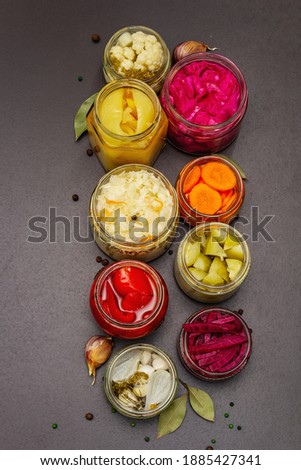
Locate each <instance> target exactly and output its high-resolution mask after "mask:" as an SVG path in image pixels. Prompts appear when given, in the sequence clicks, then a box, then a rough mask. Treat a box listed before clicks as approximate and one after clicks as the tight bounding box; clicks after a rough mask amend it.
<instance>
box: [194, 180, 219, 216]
mask: <svg viewBox="0 0 301 470" xmlns="http://www.w3.org/2000/svg"><path fill="white" fill-rule="evenodd" d="M189 202H190V205H191V207H193V209H195V210H196V211H198V212H202V213H203V214H208V215H211V214H215V213H216V212H217V211H218V210H219V209H220V207H221V205H222V198H221V195H220V193H219V192H218V191H215V189H212V188H210V187H209V186H207V184H204V183H200V184H197V185H195V186H194V188H192V190H191V192H190V194H189Z"/></svg>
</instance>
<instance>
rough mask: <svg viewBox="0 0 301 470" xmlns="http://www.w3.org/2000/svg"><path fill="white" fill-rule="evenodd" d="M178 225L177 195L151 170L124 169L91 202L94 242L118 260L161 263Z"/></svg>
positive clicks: (103, 183)
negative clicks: (132, 259) (159, 261)
mask: <svg viewBox="0 0 301 470" xmlns="http://www.w3.org/2000/svg"><path fill="white" fill-rule="evenodd" d="M178 219H179V205H178V198H177V194H176V191H175V189H174V188H173V186H172V185H171V183H170V182H169V181H168V179H167V178H166V177H165V176H164V175H163V174H162V173H161V172H159V171H158V170H155V169H154V168H151V167H148V166H146V165H123V166H120V167H118V168H116V169H115V170H112V171H111V172H110V173H107V174H106V175H105V176H103V177H102V178H101V180H100V181H99V183H98V185H97V186H96V188H95V190H94V191H93V193H92V196H91V199H90V224H91V227H92V232H93V235H94V239H95V241H96V243H97V244H98V246H99V247H100V248H101V250H102V251H103V252H104V253H106V254H107V255H108V256H110V257H111V258H113V259H115V260H121V259H129V258H134V259H137V260H140V261H151V260H153V259H155V258H158V257H159V256H161V255H162V254H163V253H164V252H165V251H166V250H167V249H168V248H169V246H170V245H171V243H172V240H173V237H174V235H175V232H176V228H177V224H178Z"/></svg>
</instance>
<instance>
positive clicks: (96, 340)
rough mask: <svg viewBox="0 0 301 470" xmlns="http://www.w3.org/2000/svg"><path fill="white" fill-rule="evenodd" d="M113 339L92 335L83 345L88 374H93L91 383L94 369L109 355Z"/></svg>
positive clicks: (94, 375)
mask: <svg viewBox="0 0 301 470" xmlns="http://www.w3.org/2000/svg"><path fill="white" fill-rule="evenodd" d="M112 349H113V340H112V338H111V337H110V336H92V337H91V338H90V339H89V340H88V341H87V342H86V345H85V358H86V363H87V366H88V370H89V375H90V376H93V382H92V385H94V384H95V380H96V369H97V368H98V367H100V366H101V365H102V364H104V363H105V362H106V361H107V359H108V358H109V357H110V355H111V352H112Z"/></svg>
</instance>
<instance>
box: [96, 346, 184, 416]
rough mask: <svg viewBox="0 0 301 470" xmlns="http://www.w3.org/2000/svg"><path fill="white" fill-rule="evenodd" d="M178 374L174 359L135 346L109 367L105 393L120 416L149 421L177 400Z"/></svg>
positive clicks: (159, 350)
mask: <svg viewBox="0 0 301 470" xmlns="http://www.w3.org/2000/svg"><path fill="white" fill-rule="evenodd" d="M177 388H178V374H177V370H176V367H175V365H174V363H173V361H172V360H171V358H170V357H169V356H168V355H167V354H166V353H165V352H164V351H163V350H162V349H159V348H157V347H156V346H153V345H151V344H144V343H141V344H140V343H138V344H132V345H131V346H127V347H126V348H123V349H122V350H121V351H119V352H117V353H116V354H115V355H114V356H112V358H110V361H109V363H108V365H107V368H106V371H105V377H104V390H105V394H106V396H107V399H108V400H109V402H110V403H111V405H112V406H113V407H114V408H115V409H116V410H117V411H118V412H119V413H121V414H123V415H125V416H128V417H131V418H135V419H148V418H153V417H154V416H157V415H158V414H160V413H161V412H162V411H164V410H165V409H166V408H167V407H168V406H169V405H170V404H171V403H172V401H173V399H174V398H175V395H176V392H177Z"/></svg>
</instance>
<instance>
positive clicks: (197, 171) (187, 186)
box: [183, 166, 201, 193]
mask: <svg viewBox="0 0 301 470" xmlns="http://www.w3.org/2000/svg"><path fill="white" fill-rule="evenodd" d="M200 177H201V168H200V167H199V166H194V167H193V168H192V170H190V172H189V173H188V175H187V176H186V178H185V180H184V183H183V191H184V193H189V192H190V191H191V190H192V188H193V187H194V186H195V185H196V184H197V183H198V181H199V179H200Z"/></svg>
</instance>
